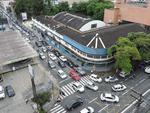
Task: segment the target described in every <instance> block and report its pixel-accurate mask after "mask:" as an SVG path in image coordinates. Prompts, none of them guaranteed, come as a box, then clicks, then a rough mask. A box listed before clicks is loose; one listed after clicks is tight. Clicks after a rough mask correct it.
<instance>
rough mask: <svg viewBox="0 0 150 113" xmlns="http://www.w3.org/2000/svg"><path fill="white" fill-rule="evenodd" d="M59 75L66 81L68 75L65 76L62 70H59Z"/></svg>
mask: <svg viewBox="0 0 150 113" xmlns="http://www.w3.org/2000/svg"><path fill="white" fill-rule="evenodd" d="M58 75H59V76H60V78H62V79H65V78H67V74H65V72H64V71H63V70H61V69H59V70H58Z"/></svg>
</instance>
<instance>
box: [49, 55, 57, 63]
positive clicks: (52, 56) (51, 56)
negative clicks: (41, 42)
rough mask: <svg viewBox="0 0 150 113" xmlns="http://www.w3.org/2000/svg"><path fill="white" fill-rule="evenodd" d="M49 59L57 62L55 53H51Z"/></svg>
mask: <svg viewBox="0 0 150 113" xmlns="http://www.w3.org/2000/svg"><path fill="white" fill-rule="evenodd" d="M49 57H50V59H51V60H53V61H55V60H57V57H56V56H55V55H54V54H53V53H49Z"/></svg>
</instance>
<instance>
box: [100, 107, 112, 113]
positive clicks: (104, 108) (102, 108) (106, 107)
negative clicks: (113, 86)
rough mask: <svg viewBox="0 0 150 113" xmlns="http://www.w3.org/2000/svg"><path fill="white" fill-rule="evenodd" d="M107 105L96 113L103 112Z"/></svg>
mask: <svg viewBox="0 0 150 113" xmlns="http://www.w3.org/2000/svg"><path fill="white" fill-rule="evenodd" d="M108 106H109V105H106V106H105V107H103V108H102V109H100V110H99V111H98V112H99V113H100V112H101V111H103V110H104V109H106V108H107V107H108Z"/></svg>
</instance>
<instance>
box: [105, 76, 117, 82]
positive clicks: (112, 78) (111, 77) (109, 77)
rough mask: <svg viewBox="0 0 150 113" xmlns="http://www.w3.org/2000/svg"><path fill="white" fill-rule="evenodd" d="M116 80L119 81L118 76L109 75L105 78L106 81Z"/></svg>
mask: <svg viewBox="0 0 150 113" xmlns="http://www.w3.org/2000/svg"><path fill="white" fill-rule="evenodd" d="M116 81H118V78H116V77H114V76H108V77H106V78H105V82H116Z"/></svg>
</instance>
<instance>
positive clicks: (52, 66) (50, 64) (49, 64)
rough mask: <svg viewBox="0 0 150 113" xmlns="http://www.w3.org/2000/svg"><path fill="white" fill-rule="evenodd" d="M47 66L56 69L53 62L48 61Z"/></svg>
mask: <svg viewBox="0 0 150 113" xmlns="http://www.w3.org/2000/svg"><path fill="white" fill-rule="evenodd" d="M48 66H49V67H50V68H51V69H53V68H56V65H55V63H54V62H52V61H51V60H49V61H48Z"/></svg>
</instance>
